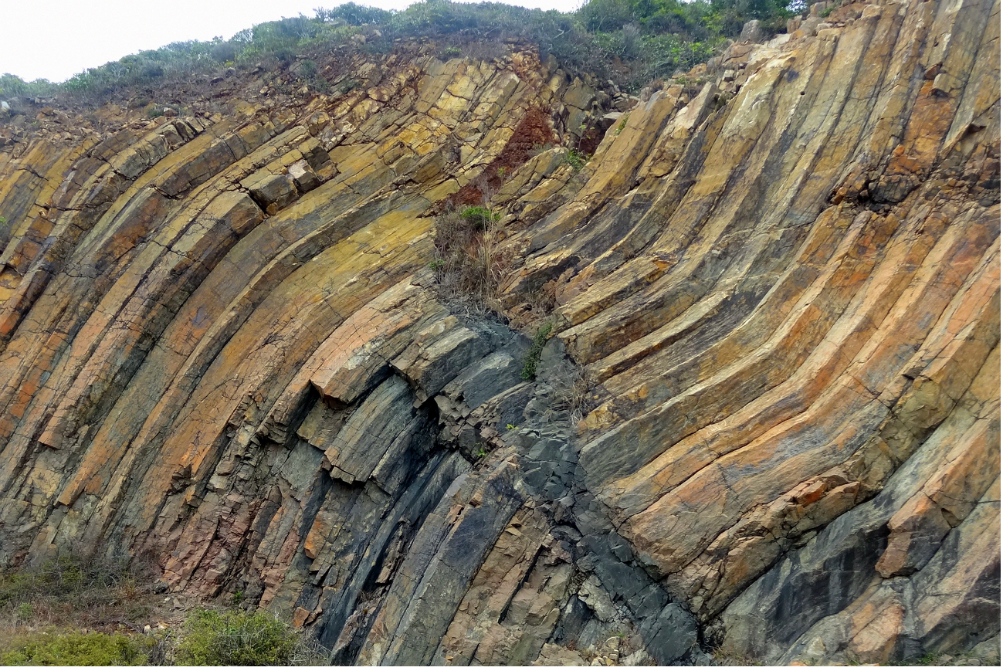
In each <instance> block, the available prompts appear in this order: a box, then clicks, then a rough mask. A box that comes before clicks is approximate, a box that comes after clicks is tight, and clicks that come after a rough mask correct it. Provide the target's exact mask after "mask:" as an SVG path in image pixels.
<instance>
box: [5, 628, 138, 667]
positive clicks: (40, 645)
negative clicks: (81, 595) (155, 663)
mask: <svg viewBox="0 0 1001 667" xmlns="http://www.w3.org/2000/svg"><path fill="white" fill-rule="evenodd" d="M0 662H2V663H3V664H5V665H142V664H145V662H146V656H145V655H144V653H143V652H142V650H141V649H140V647H139V646H138V644H137V642H136V641H135V640H133V639H132V638H130V637H127V636H125V635H117V634H116V635H107V634H104V633H100V632H91V633H82V632H76V633H72V634H66V635H54V636H47V637H43V638H36V639H33V640H30V641H29V642H28V643H27V644H25V645H24V646H22V647H21V648H19V649H15V650H13V651H8V652H7V653H4V654H3V656H0Z"/></svg>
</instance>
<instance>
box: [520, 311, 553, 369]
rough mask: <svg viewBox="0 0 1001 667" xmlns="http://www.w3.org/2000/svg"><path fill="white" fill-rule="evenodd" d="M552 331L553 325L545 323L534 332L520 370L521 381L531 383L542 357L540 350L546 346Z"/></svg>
mask: <svg viewBox="0 0 1001 667" xmlns="http://www.w3.org/2000/svg"><path fill="white" fill-rule="evenodd" d="M552 330H553V323H552V322H546V323H545V324H543V325H542V326H541V327H539V328H538V330H537V331H536V332H535V336H533V337H532V347H531V349H529V351H528V355H527V356H526V357H525V364H524V365H523V366H522V368H521V379H522V380H526V381H528V382H531V381H532V380H534V379H535V373H536V370H537V368H538V365H539V358H540V357H541V356H542V348H544V347H545V346H546V341H547V340H548V339H549V334H550V332H552Z"/></svg>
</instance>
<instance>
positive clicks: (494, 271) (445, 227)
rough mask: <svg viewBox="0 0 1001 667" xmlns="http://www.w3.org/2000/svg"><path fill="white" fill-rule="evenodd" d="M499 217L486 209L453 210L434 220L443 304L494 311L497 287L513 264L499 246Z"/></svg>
mask: <svg viewBox="0 0 1001 667" xmlns="http://www.w3.org/2000/svg"><path fill="white" fill-rule="evenodd" d="M499 219H500V215H499V214H497V213H496V212H494V211H491V210H490V209H489V208H488V207H485V206H469V207H466V208H464V209H462V210H461V211H460V210H457V209H455V208H450V209H448V210H446V211H444V212H442V213H440V214H439V215H438V216H437V217H436V218H435V227H434V229H435V250H434V258H433V259H432V260H431V262H430V264H429V266H430V268H431V269H432V270H433V271H434V275H435V283H436V288H437V291H438V296H439V298H440V299H442V301H444V302H445V303H448V304H450V305H453V306H461V307H464V308H466V309H467V310H472V311H476V312H479V313H481V314H482V313H485V312H486V311H489V310H491V309H493V300H494V298H495V296H496V292H497V286H498V285H499V284H500V281H501V279H502V278H503V276H504V272H505V270H506V268H507V267H508V265H509V264H510V259H511V258H510V256H509V254H508V253H507V252H506V251H504V250H502V249H501V248H500V247H499V243H498V239H497V224H498V220H499Z"/></svg>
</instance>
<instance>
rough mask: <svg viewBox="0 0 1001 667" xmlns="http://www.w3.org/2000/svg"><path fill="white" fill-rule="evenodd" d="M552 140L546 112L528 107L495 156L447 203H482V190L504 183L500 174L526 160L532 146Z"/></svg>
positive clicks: (493, 189)
mask: <svg viewBox="0 0 1001 667" xmlns="http://www.w3.org/2000/svg"><path fill="white" fill-rule="evenodd" d="M556 142H557V137H556V134H555V133H554V132H553V128H552V127H550V125H549V113H548V112H547V111H545V110H543V109H540V108H538V107H535V108H532V109H529V110H528V113H526V114H525V117H524V118H522V119H521V122H520V123H518V127H516V128H515V129H514V134H513V135H511V139H510V140H509V141H508V142H507V145H506V146H505V147H504V150H502V151H501V153H500V155H498V156H497V159H495V160H494V161H493V162H491V163H490V166H488V167H487V168H486V169H485V170H484V171H483V173H482V174H480V176H479V178H477V179H476V180H475V181H473V182H471V183H467V184H466V185H465V186H464V187H463V188H462V189H461V190H459V191H458V192H456V193H455V194H454V195H452V196H451V197H449V203H450V204H452V205H453V206H456V207H462V206H477V205H480V204H485V203H486V202H485V201H484V200H485V199H488V198H489V197H484V194H485V193H488V192H493V191H495V190H496V189H497V188H499V187H500V186H501V185H502V184H503V183H504V181H503V178H502V177H501V175H502V174H504V175H510V174H512V173H514V170H515V169H517V168H518V167H520V166H521V165H523V164H525V163H526V162H528V159H529V158H530V157H532V151H533V150H537V149H538V148H540V147H541V146H545V145H547V144H554V143H556Z"/></svg>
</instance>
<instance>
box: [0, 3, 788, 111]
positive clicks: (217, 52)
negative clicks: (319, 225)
mask: <svg viewBox="0 0 1001 667" xmlns="http://www.w3.org/2000/svg"><path fill="white" fill-rule="evenodd" d="M803 6H804V3H803V1H802V0H793V4H787V0H693V1H692V2H681V1H679V0H590V1H589V2H587V3H586V4H585V5H583V6H582V7H581V8H580V9H578V10H577V11H575V12H570V13H561V12H558V11H555V10H551V11H542V10H538V9H525V8H523V7H513V6H510V5H504V4H500V3H491V2H484V3H479V4H465V3H456V2H451V1H450V0H425V1H424V2H419V3H417V4H414V5H411V6H410V7H408V8H407V9H405V10H403V11H400V12H387V11H384V10H381V9H376V8H371V7H362V6H359V5H357V4H354V3H348V4H345V5H341V6H339V7H335V8H333V9H316V10H315V15H314V16H313V17H311V18H310V17H306V16H302V15H300V16H298V17H293V18H285V19H282V20H280V21H272V22H268V23H262V24H260V25H256V26H254V27H253V28H249V29H246V30H243V31H241V32H239V33H237V34H236V35H234V36H233V37H232V38H231V39H228V40H224V39H222V38H216V39H214V40H212V41H208V42H201V41H188V42H175V43H173V44H168V45H167V46H164V47H162V48H159V49H154V50H149V51H142V52H140V53H137V54H133V55H129V56H126V57H124V58H122V59H121V60H118V61H115V62H110V63H107V64H105V65H101V66H100V67H94V68H90V69H88V70H86V71H84V72H81V73H80V74H77V75H76V76H74V77H73V78H71V79H69V80H68V81H66V82H65V83H60V84H53V83H50V82H48V81H45V80H37V81H33V82H26V81H23V80H21V79H20V78H19V77H17V76H14V75H12V74H4V75H2V76H0V98H3V99H10V98H16V97H47V96H53V95H69V96H73V97H77V98H82V99H86V100H88V101H92V102H93V101H100V100H102V99H104V98H106V97H107V96H108V95H110V94H111V93H113V92H115V91H119V90H122V89H138V90H142V89H149V90H151V91H152V90H153V89H154V87H155V86H158V85H162V84H163V83H164V82H168V81H171V80H180V79H182V78H184V77H190V76H191V75H192V74H198V73H201V74H210V73H212V72H215V71H217V70H220V69H223V68H228V67H235V68H241V67H244V68H255V67H257V66H258V65H263V66H279V67H287V66H289V65H290V64H291V63H293V62H295V61H299V64H300V65H301V67H300V69H301V70H302V71H301V72H300V74H302V76H303V77H304V78H306V79H309V78H313V77H315V63H313V65H312V68H311V67H310V65H309V63H311V62H312V61H311V60H310V57H311V56H312V54H315V53H317V52H319V51H322V50H323V49H329V48H331V47H333V46H337V45H343V44H350V45H353V46H357V47H358V48H362V49H366V50H370V51H376V52H388V51H390V50H391V49H392V48H393V46H394V43H395V42H396V41H397V40H406V39H433V40H435V41H436V42H438V43H440V45H441V46H442V55H443V56H450V55H459V54H460V53H462V52H463V50H462V48H461V47H462V46H469V45H473V44H477V45H479V48H480V49H482V48H483V47H484V46H486V47H489V45H490V44H491V43H496V42H504V41H521V42H527V43H533V44H536V45H537V46H538V48H539V51H540V54H541V55H542V57H543V58H545V57H547V56H548V55H550V54H551V55H553V56H554V57H555V58H556V59H557V60H558V61H559V62H560V63H561V65H562V66H563V67H565V68H567V69H568V70H570V71H572V72H574V73H583V72H589V73H592V74H594V75H596V76H598V77H600V78H602V79H603V80H604V79H606V78H610V79H613V80H615V81H616V82H617V83H618V84H619V85H621V86H623V87H625V88H627V89H633V90H635V89H638V87H640V86H642V85H644V84H645V83H647V82H648V81H650V80H652V79H655V78H657V77H666V76H670V75H671V74H673V73H674V72H675V71H677V70H679V69H681V70H688V69H689V68H691V67H693V66H694V65H696V64H697V63H699V62H703V61H705V60H707V59H708V58H709V57H710V56H711V55H712V54H713V53H714V52H715V50H716V49H717V48H718V47H719V46H720V45H721V44H723V43H724V42H725V40H726V39H727V38H732V37H736V36H737V35H738V34H739V33H740V30H741V27H742V25H743V23H744V22H745V21H747V20H750V19H758V20H760V21H762V25H763V27H764V28H765V29H766V30H769V31H772V32H774V31H777V30H779V29H781V27H782V26H783V25H784V21H785V19H786V18H787V17H788V16H790V15H791V14H792V12H793V11H795V10H799V9H802V7H803ZM468 55H477V54H468ZM480 55H484V54H480Z"/></svg>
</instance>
